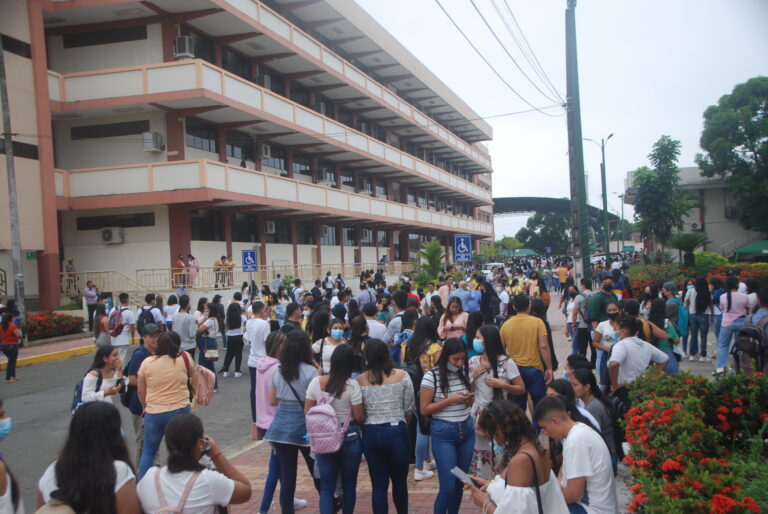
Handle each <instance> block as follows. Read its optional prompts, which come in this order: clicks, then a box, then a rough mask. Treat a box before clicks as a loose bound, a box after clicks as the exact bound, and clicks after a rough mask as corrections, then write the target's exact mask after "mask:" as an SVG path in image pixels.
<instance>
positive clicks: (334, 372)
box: [325, 343, 355, 398]
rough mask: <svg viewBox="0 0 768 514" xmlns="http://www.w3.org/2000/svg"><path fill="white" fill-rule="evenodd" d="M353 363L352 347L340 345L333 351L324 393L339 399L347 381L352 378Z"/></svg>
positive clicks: (344, 344)
mask: <svg viewBox="0 0 768 514" xmlns="http://www.w3.org/2000/svg"><path fill="white" fill-rule="evenodd" d="M354 361H355V354H354V352H353V351H352V347H351V346H349V345H348V344H347V343H342V344H340V345H338V346H337V347H336V349H335V350H333V354H332V355H331V371H330V373H329V375H330V376H329V377H328V382H327V383H326V384H325V392H326V393H328V394H330V395H331V396H335V397H336V398H341V393H343V392H344V387H346V384H347V380H349V377H351V376H352V367H353V365H354Z"/></svg>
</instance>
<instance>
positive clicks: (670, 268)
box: [627, 262, 768, 299]
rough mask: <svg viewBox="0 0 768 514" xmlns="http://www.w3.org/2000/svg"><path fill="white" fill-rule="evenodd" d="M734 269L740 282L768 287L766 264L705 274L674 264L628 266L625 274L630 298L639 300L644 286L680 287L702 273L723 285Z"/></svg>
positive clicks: (728, 268)
mask: <svg viewBox="0 0 768 514" xmlns="http://www.w3.org/2000/svg"><path fill="white" fill-rule="evenodd" d="M696 268H698V266H697V267H696ZM734 268H738V269H739V270H741V275H740V278H741V281H742V282H744V281H746V280H749V279H750V278H756V279H757V280H758V281H759V282H760V285H761V286H768V263H764V262H758V263H755V264H735V265H726V266H716V267H714V268H712V269H710V270H709V271H708V272H706V273H705V272H704V271H702V270H700V269H688V268H684V267H682V266H680V265H679V264H675V263H667V264H654V265H650V266H645V265H640V264H636V265H634V266H630V268H629V270H628V272H627V273H628V275H629V279H630V285H631V286H632V296H633V297H634V298H637V299H640V298H641V296H642V294H643V292H644V291H645V288H646V286H650V285H655V286H656V287H659V288H660V287H661V285H662V284H663V283H664V282H674V283H676V284H678V285H682V284H683V283H685V281H687V280H688V279H690V278H691V277H695V276H697V275H699V274H702V273H704V275H705V276H706V278H707V280H709V279H710V278H712V277H719V278H720V279H721V280H722V281H723V283H725V279H726V277H727V276H728V272H729V271H730V270H732V269H734Z"/></svg>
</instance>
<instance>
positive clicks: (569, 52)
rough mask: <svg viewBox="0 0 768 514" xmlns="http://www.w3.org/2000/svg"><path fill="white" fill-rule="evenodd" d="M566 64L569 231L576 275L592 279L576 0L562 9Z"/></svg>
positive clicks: (572, 0) (569, 1)
mask: <svg viewBox="0 0 768 514" xmlns="http://www.w3.org/2000/svg"><path fill="white" fill-rule="evenodd" d="M565 67H566V75H567V92H566V97H567V104H566V111H567V113H568V161H569V165H570V166H569V168H570V182H571V227H572V228H571V233H572V237H573V250H574V265H575V269H576V276H577V278H578V275H579V271H581V276H582V277H584V278H587V279H591V278H592V264H591V263H590V261H589V231H588V230H587V195H586V181H585V180H584V147H583V142H582V135H581V105H580V101H579V65H578V58H577V52H576V0H568V8H567V9H566V10H565Z"/></svg>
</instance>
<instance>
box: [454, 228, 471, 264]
mask: <svg viewBox="0 0 768 514" xmlns="http://www.w3.org/2000/svg"><path fill="white" fill-rule="evenodd" d="M453 258H454V260H455V261H456V262H472V236H471V235H469V234H456V235H455V236H453Z"/></svg>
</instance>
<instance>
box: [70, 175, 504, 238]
mask: <svg viewBox="0 0 768 514" xmlns="http://www.w3.org/2000/svg"><path fill="white" fill-rule="evenodd" d="M55 184H56V196H59V197H63V198H69V199H77V198H90V197H103V196H105V195H120V194H136V193H139V194H141V193H154V192H162V191H184V190H199V189H201V188H207V189H211V190H219V191H222V192H223V193H222V195H221V198H231V199H239V200H240V201H242V199H243V196H244V195H245V196H246V198H247V199H248V200H249V201H252V202H253V203H254V204H264V205H278V206H282V207H286V206H289V207H290V208H295V209H297V210H308V211H316V212H324V213H329V214H336V215H341V216H349V217H353V218H364V219H370V220H371V221H372V222H373V223H375V222H376V221H377V220H378V221H382V222H389V223H398V224H413V225H417V226H420V227H425V228H433V229H436V230H451V231H456V232H468V233H472V234H477V235H482V236H489V235H491V234H492V233H493V225H491V224H490V223H482V222H480V221H476V220H472V219H468V218H466V217H460V216H453V215H450V214H445V213H442V212H437V211H433V210H428V209H421V208H418V207H414V206H410V205H404V204H401V203H397V202H392V201H389V200H380V199H377V198H374V197H371V196H368V195H362V194H357V193H351V192H347V191H343V190H339V189H333V188H330V187H325V186H321V185H318V184H309V183H306V182H302V181H299V180H294V179H290V178H287V177H279V176H275V175H272V174H269V173H263V172H261V171H255V170H249V169H246V168H240V167H237V166H231V165H228V164H224V163H220V162H215V161H208V160H193V161H175V162H164V163H156V164H135V165H127V166H111V167H107V168H89V169H81V170H56V171H55ZM228 193H229V194H228ZM216 197H217V198H218V196H216ZM147 201H148V202H150V203H151V202H152V200H151V198H148V199H147Z"/></svg>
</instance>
